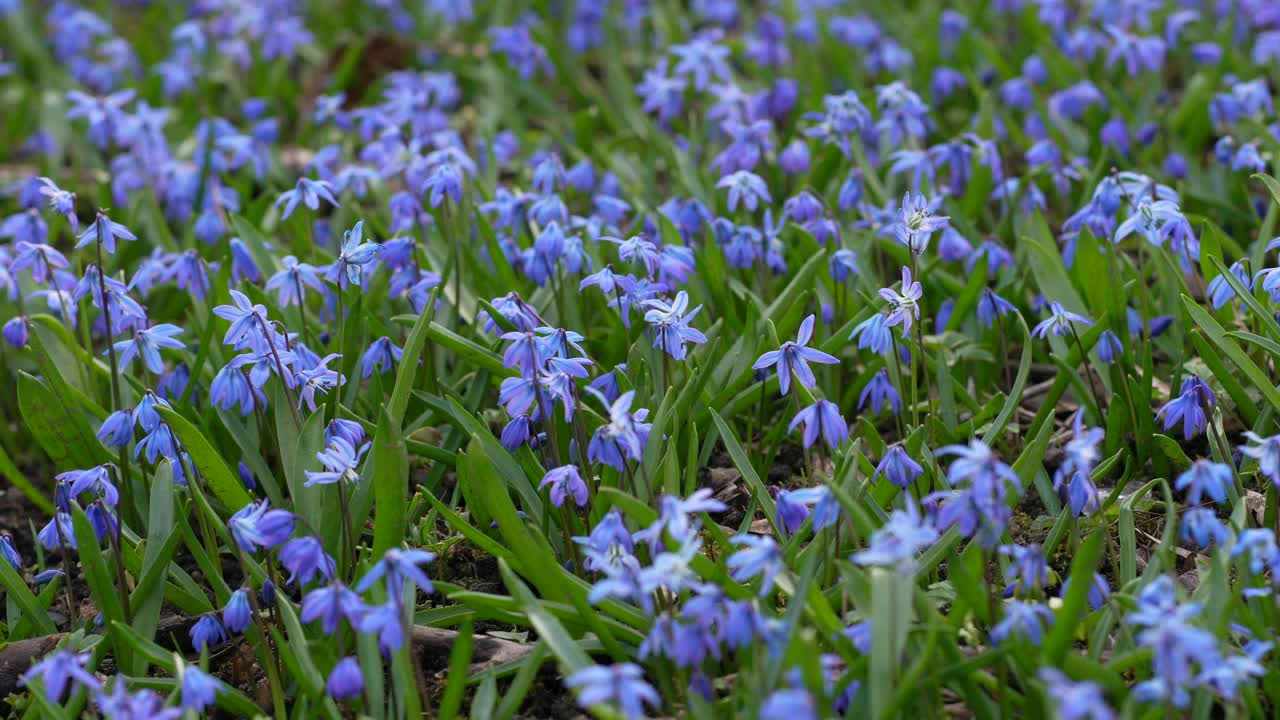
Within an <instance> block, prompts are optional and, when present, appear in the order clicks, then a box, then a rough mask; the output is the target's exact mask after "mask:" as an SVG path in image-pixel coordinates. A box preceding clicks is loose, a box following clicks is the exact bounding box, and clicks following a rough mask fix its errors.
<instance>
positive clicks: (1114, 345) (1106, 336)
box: [1098, 329, 1124, 365]
mask: <svg viewBox="0 0 1280 720" xmlns="http://www.w3.org/2000/svg"><path fill="white" fill-rule="evenodd" d="M1123 355H1124V345H1123V344H1121V342H1120V338H1119V336H1117V335H1116V334H1115V333H1114V332H1113V331H1111V330H1110V329H1107V330H1103V331H1102V335H1100V336H1098V359H1099V360H1101V361H1102V362H1104V363H1106V364H1107V365H1110V364H1111V363H1113V362H1115V361H1116V360H1118V359H1120V357H1122V356H1123Z"/></svg>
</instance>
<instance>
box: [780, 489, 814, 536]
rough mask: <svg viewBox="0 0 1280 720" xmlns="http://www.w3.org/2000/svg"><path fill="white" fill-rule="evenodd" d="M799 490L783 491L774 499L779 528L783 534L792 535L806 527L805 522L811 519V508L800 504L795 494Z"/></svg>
mask: <svg viewBox="0 0 1280 720" xmlns="http://www.w3.org/2000/svg"><path fill="white" fill-rule="evenodd" d="M797 492H799V491H797V490H783V491H781V492H779V493H778V495H777V497H776V498H774V501H775V504H776V508H775V510H776V513H777V519H778V527H779V529H781V530H782V532H783V534H785V535H791V534H793V533H795V531H797V530H799V529H800V526H801V525H804V521H805V520H807V519H808V518H809V506H808V505H805V504H804V503H802V502H800V501H799V500H798V499H797V498H796V496H795V493H797Z"/></svg>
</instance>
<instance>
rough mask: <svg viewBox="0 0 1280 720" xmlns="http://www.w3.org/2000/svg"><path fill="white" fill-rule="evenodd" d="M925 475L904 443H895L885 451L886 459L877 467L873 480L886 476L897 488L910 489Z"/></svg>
mask: <svg viewBox="0 0 1280 720" xmlns="http://www.w3.org/2000/svg"><path fill="white" fill-rule="evenodd" d="M923 474H924V468H922V467H920V463H918V462H916V461H915V460H912V459H911V456H910V455H908V454H907V449H906V448H905V447H903V446H902V443H894V444H893V445H890V446H889V448H888V449H887V450H885V453H884V457H882V458H880V463H879V464H878V465H876V471H875V473H874V474H872V476H871V478H872V479H873V480H874V479H875V478H877V477H880V476H884V478H885V479H887V480H888V481H889V482H891V483H893V484H894V485H896V486H897V487H900V488H908V487H910V486H911V484H912V483H914V482H915V481H916V479H918V478H919V477H920V476H921V475H923Z"/></svg>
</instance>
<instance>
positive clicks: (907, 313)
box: [880, 267, 924, 333]
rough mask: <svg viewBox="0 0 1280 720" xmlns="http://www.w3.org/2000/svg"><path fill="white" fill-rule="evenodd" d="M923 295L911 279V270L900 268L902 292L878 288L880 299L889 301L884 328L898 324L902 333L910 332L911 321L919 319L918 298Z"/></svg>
mask: <svg viewBox="0 0 1280 720" xmlns="http://www.w3.org/2000/svg"><path fill="white" fill-rule="evenodd" d="M923 295H924V289H923V288H922V287H921V286H920V282H919V281H918V280H912V279H911V268H908V267H904V268H902V290H901V292H898V291H895V290H893V289H892V288H880V297H882V298H884V299H885V300H888V301H889V305H890V310H889V316H888V317H886V318H885V321H884V324H885V326H886V327H893V326H894V325H897V324H899V323H901V324H902V332H903V333H909V332H911V323H912V321H913V320H919V319H920V298H921V297H922V296H923Z"/></svg>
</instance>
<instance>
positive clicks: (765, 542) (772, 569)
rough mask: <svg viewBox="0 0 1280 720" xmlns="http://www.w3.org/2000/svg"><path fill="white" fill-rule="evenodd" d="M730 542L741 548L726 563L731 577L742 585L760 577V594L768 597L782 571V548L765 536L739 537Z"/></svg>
mask: <svg viewBox="0 0 1280 720" xmlns="http://www.w3.org/2000/svg"><path fill="white" fill-rule="evenodd" d="M729 542H730V543H732V544H733V545H736V546H738V547H739V548H740V549H739V550H737V551H735V552H734V553H733V554H732V555H730V556H729V559H728V560H726V561H725V566H726V567H727V568H729V573H730V575H731V576H732V577H733V579H734V580H736V581H738V582H740V583H742V582H746V581H747V580H749V579H751V578H754V577H759V578H760V594H761V595H767V594H768V593H769V591H770V590H771V589H773V581H774V578H776V577H777V576H778V573H779V572H781V571H782V567H783V561H782V548H781V547H780V546H779V545H778V543H777V542H776V541H774V539H773V538H771V537H768V536H764V535H737V536H735V537H733V538H731V539H730V540H729Z"/></svg>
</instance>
